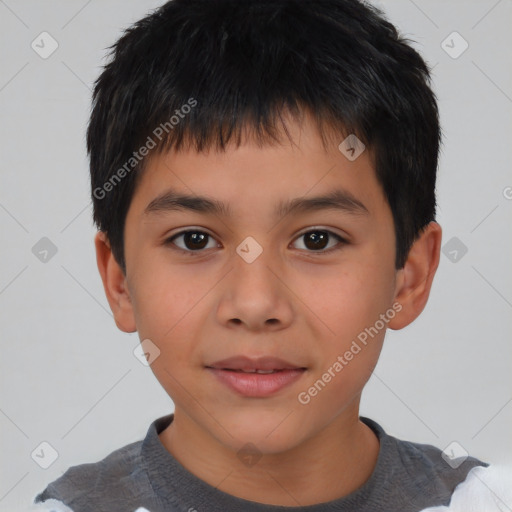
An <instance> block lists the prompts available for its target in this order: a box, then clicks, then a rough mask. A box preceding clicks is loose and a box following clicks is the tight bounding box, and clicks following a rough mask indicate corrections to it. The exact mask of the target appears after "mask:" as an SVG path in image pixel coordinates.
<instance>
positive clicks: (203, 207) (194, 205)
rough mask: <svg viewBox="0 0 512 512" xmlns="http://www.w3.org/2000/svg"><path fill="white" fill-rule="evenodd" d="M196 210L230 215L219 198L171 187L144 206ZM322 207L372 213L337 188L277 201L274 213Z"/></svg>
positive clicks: (151, 210)
mask: <svg viewBox="0 0 512 512" xmlns="http://www.w3.org/2000/svg"><path fill="white" fill-rule="evenodd" d="M183 210H185V211H186V210H188V211H193V212H197V213H202V214H213V215H219V216H224V217H231V216H232V211H231V208H230V205H228V204H225V203H223V202H221V201H218V200H217V199H213V198H209V197H203V196H194V195H186V194H180V193H178V192H176V191H174V190H172V189H170V190H167V191H166V192H164V193H163V194H161V195H159V196H157V197H156V198H155V199H153V200H152V201H151V202H150V203H149V204H148V205H147V206H146V208H145V210H144V213H145V214H151V213H165V212H170V211H183ZM320 210H336V211H342V212H345V213H348V214H352V215H367V214H369V211H368V209H367V208H366V206H365V205H364V204H363V203H362V202H361V201H359V199H357V198H356V197H354V195H352V194H351V193H350V192H348V191H346V190H342V189H335V190H332V191H331V192H329V193H328V194H325V195H321V196H316V197H309V198H308V197H297V198H294V199H291V200H287V201H281V202H279V203H278V204H277V206H276V208H275V210H274V215H275V216H276V217H284V216H286V215H288V214H292V213H295V214H297V213H308V212H313V211H320Z"/></svg>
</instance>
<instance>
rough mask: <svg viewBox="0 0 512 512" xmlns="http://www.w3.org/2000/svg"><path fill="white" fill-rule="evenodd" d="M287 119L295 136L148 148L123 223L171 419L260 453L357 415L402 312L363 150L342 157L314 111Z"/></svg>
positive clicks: (133, 304) (133, 298) (129, 279)
mask: <svg viewBox="0 0 512 512" xmlns="http://www.w3.org/2000/svg"><path fill="white" fill-rule="evenodd" d="M289 128H290V133H291V135H292V138H293V140H294V141H295V145H292V144H290V143H289V141H288V139H286V138H284V139H283V142H282V143H281V144H279V145H273V146H272V145H267V146H263V147H259V146H258V145H257V144H256V143H254V142H252V141H251V140H246V141H245V142H244V143H243V144H242V145H241V146H240V147H238V148H236V147H235V146H234V145H233V146H230V147H229V148H228V149H227V150H226V151H224V152H216V151H213V150H212V151H210V152H208V153H197V152H195V151H193V150H190V151H188V150H186V151H185V150H183V151H180V152H174V151H171V152H169V153H166V154H162V155H161V156H156V157H154V158H152V160H151V161H150V162H148V166H147V168H146V169H145V171H144V174H143V175H142V176H141V180H140V184H139V185H138V188H137V190H136V192H135V195H134V197H133V200H132V203H131V206H130V209H129V212H128V215H127V219H126V228H125V256H126V279H125V286H126V290H127V292H128V293H129V297H130V308H131V314H132V315H133V322H134V325H135V326H136V329H137V330H138V332H139V336H140V339H141V340H146V339H149V340H151V342H152V343H153V344H154V345H155V346H156V347H158V350H159V351H160V353H159V355H158V357H156V359H155V360H154V361H153V362H152V364H151V368H152V370H153V372H154V374H155V376H156V378H157V379H158V381H159V382H160V384H161V385H162V386H163V387H164V389H165V390H166V391H167V393H168V394H169V395H170V397H171V398H172V400H173V401H174V403H175V406H176V413H175V417H176V421H177V420H178V419H180V421H188V422H189V423H190V424H191V425H192V424H193V425H194V426H195V428H198V429H202V430H204V432H207V433H208V435H209V436H211V438H212V439H215V440H216V441H217V442H219V443H221V444H222V445H224V446H226V447H231V448H233V449H235V450H236V449H239V448H240V446H241V445H243V444H245V443H248V442H252V443H253V444H255V445H256V446H257V447H258V449H259V450H260V451H261V452H263V453H269V454H270V453H278V452H283V451H285V450H288V449H292V448H294V447H296V446H299V445H300V444H301V443H304V442H307V441H308V440H311V439H313V438H314V437H315V435H317V434H319V433H320V432H322V431H325V429H328V428H329V427H330V426H332V425H334V424H336V422H340V421H344V420H345V419H347V418H349V417H350V418H353V417H356V418H357V415H358V405H359V397H360V393H361V390H362V388H363V386H364V384H365V383H366V381H367V380H368V378H369V376H370V374H371V371H372V370H373V368H374V366H375V364H376V363H377V359H378V356H379V353H380V350H381V346H382V342H383V338H384V332H385V327H386V326H387V320H389V318H390V317H393V316H395V314H397V308H396V304H395V309H393V303H394V301H395V298H396V291H397V275H398V274H399V272H397V271H396V270H395V266H394V263H395V234H394V226H393V218H392V214H391V211H390V208H389V205H388V204H387V202H386V200H385V197H384V195H383V191H382V189H381V187H380V185H379V184H378V182H377V179H376V176H375V171H374V169H373V168H372V164H371V159H370V155H369V154H368V151H363V153H362V154H361V155H360V156H359V157H358V158H357V159H356V160H354V161H350V160H349V159H348V158H347V157H346V156H345V155H344V154H343V153H342V152H340V150H339V149H338V147H337V144H334V143H333V144H332V146H330V147H329V148H328V150H327V151H326V150H325V149H324V147H323V145H322V142H321V139H320V137H319V135H318V133H317V131H316V129H315V127H314V125H313V123H311V122H309V121H306V122H305V123H303V125H302V126H299V125H296V124H294V123H290V124H289ZM339 142H341V139H340V141H339ZM185 196H190V197H189V198H188V199H187V198H185ZM199 198H203V200H200V199H199ZM320 198H323V199H320ZM120 323H122V322H118V325H120ZM365 334H366V336H365ZM255 370H257V371H255ZM181 419H182V420H181Z"/></svg>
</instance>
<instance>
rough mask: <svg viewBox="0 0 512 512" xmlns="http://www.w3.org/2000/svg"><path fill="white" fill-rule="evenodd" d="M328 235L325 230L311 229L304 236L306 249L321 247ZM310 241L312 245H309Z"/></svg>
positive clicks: (324, 244)
mask: <svg viewBox="0 0 512 512" xmlns="http://www.w3.org/2000/svg"><path fill="white" fill-rule="evenodd" d="M327 239H328V235H327V233H325V231H312V232H311V233H309V234H308V235H307V237H306V247H307V248H308V249H313V250H318V249H323V248H324V247H325V246H326V244H327ZM309 242H312V246H310V245H309Z"/></svg>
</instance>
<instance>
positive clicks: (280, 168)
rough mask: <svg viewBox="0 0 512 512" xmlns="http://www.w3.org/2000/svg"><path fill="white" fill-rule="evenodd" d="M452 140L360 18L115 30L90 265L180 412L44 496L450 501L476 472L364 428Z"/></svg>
mask: <svg viewBox="0 0 512 512" xmlns="http://www.w3.org/2000/svg"><path fill="white" fill-rule="evenodd" d="M439 142H440V128H439V122H438V111H437V105H436V99H435V96H434V94H433V92H432V91H431V89H430V87H429V72H428V68H427V66H426V64H425V63H424V61H423V60H422V58H421V57H420V56H419V55H418V53H417V52H416V51H414V50H413V49H412V48H411V47H410V46H408V45H407V44H406V42H405V41H404V40H402V39H401V38H400V37H399V35H398V34H397V32H396V29H395V28H394V27H393V26H392V25H391V24H390V23H389V22H388V21H386V20H385V19H384V17H383V16H382V14H381V13H380V12H379V11H377V10H375V9H373V8H371V7H369V6H368V5H366V4H363V3H360V2H358V1H354V0H317V1H314V2H306V1H303V0H288V1H287V0H255V1H252V2H240V1H239V0H173V1H171V2H168V3H166V4H165V5H163V6H162V7H161V8H160V9H158V10H156V11H155V12H154V13H153V14H151V15H150V16H148V17H146V18H144V19H142V20H140V21H139V22H138V23H136V24H135V25H134V26H133V27H131V28H130V29H129V30H128V31H126V33H125V34H124V35H123V36H122V37H121V38H120V40H119V41H118V42H117V43H116V45H115V46H114V49H113V55H112V59H111V61H110V63H109V64H108V65H107V66H106V68H105V70H104V71H103V73H102V74H101V76H100V77H99V79H98V81H97V83H96V87H95V90H94V105H93V111H92V115H91V119H90V124H89V128H88V133H87V145H88V151H89V155H90V169H91V184H92V196H93V203H94V220H95V222H96V224H97V226H98V228H99V233H98V234H97V236H96V239H95V244H96V252H97V262H98V268H99V271H100V274H101V278H102V280H103V284H104V288H105V292H106V295H107V298H108V301H109V304H110V307H111V309H112V311H113V314H114V317H115V321H116V324H117V326H118V327H119V328H120V329H121V330H122V331H125V332H134V331H138V333H139V336H140V339H141V342H142V350H143V351H144V353H145V354H146V356H147V358H148V362H149V363H150V364H151V368H152V370H153V372H154V374H155V376H156V378H157V379H158V381H159V382H160V383H161V385H162V386H163V387H164V389H165V390H166V391H167V393H168V394H169V396H170V397H171V398H172V400H173V402H174V404H175V411H174V413H173V414H170V415H168V416H164V417H162V418H159V419H157V420H156V421H155V422H154V423H153V424H152V425H151V426H150V427H149V430H148V433H147V436H146V438H145V439H144V440H143V441H139V442H135V443H132V444H130V445H128V446H125V447H123V448H120V449H118V450H116V451H115V452H113V453H111V454H110V455H109V456H108V457H106V458H105V459H104V460H102V461H100V462H97V463H95V464H83V465H80V466H75V467H72V468H70V469H69V470H68V471H67V472H66V473H65V474H64V475H63V476H62V477H60V478H59V479H58V480H56V481H55V482H53V483H51V484H50V485H49V486H48V487H47V488H46V489H45V490H44V491H43V492H42V493H40V494H39V495H38V496H37V497H36V501H37V502H47V504H48V505H51V506H52V507H53V508H52V509H53V510H73V511H74V512H85V511H89V510H90V511H109V512H115V511H130V512H131V511H134V510H139V511H142V510H149V511H151V512H157V511H198V512H201V511H223V512H225V511H232V510H233V511H234V510H243V511H249V512H250V511H264V510H283V507H284V509H287V510H288V509H289V510H291V511H294V510H297V511H298V510H308V511H310V512H322V511H330V510H333V511H334V510H336V511H349V510H350V511H353V510H358V511H365V512H366V511H375V510H383V511H394V512H396V511H418V510H422V509H424V508H426V507H435V506H442V505H447V504H448V503H449V502H450V499H451V497H452V495H453V493H454V489H455V488H456V486H457V485H458V484H460V483H462V482H464V481H465V480H466V479H467V477H468V474H469V473H470V471H471V470H472V469H473V468H476V469H481V468H485V467H486V466H487V465H486V464H485V463H483V462H480V461H478V460H476V459H474V458H471V457H470V458H468V459H466V460H465V461H464V462H463V463H462V464H460V465H458V467H456V468H452V467H451V466H450V465H449V464H447V463H446V462H445V461H444V460H443V458H442V456H441V451H440V450H439V449H438V448H435V447H433V446H429V445H422V444H416V443H409V442H406V441H401V440H398V439H395V438H394V437H392V436H389V435H388V434H386V433H385V432H384V430H383V429H382V428H381V427H380V426H379V425H378V424H377V423H376V422H374V421H372V420H370V419H368V418H361V417H359V402H360V397H361V393H362V390H363V387H364V385H365V384H366V382H367V381H368V379H369V377H370V375H371V373H372V370H373V368H374V367H375V365H376V364H377V360H378V357H379V354H380V350H381V348H382V344H383V340H384V335H385V331H386V328H391V329H401V328H402V327H404V326H406V325H408V324H410V323H411V322H412V321H413V320H414V319H415V318H417V317H418V315H419V314H420V313H421V311H422V310H423V308H424V306H425V304H426V302H427V299H428V296H429V292H430V288H431V285H432V280H433V277H434V274H435V271H436V269H437V266H438V262H439V248H440V243H441V228H440V227H439V225H438V224H437V223H436V222H435V206H436V205H435V193H434V189H435V179H436V169H437V158H438V149H439ZM473 474H474V473H472V475H473ZM47 500H48V501H47ZM54 500H56V501H54Z"/></svg>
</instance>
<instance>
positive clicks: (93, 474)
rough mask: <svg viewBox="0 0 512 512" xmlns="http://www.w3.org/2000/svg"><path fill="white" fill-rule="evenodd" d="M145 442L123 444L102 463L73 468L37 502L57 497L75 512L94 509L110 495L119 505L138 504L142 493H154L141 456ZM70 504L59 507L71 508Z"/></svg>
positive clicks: (45, 491) (37, 498) (56, 498)
mask: <svg viewBox="0 0 512 512" xmlns="http://www.w3.org/2000/svg"><path fill="white" fill-rule="evenodd" d="M142 443H143V441H137V442H134V443H131V444H128V445H126V446H123V447H122V448H119V449H117V450H115V451H113V452H112V453H110V454H109V455H108V456H107V457H105V458H104V459H102V460H100V461H98V462H94V463H87V464H80V465H77V466H72V467H70V468H69V469H68V470H67V471H66V472H65V473H64V474H63V475H62V476H60V477H59V478H58V479H57V480H55V481H53V482H51V483H50V484H49V485H48V486H47V487H46V489H45V490H44V491H42V492H41V493H39V494H38V495H37V496H36V497H35V502H36V503H40V502H45V503H46V502H47V501H48V500H50V501H49V503H52V502H53V500H56V501H57V502H60V503H61V504H63V505H65V506H66V507H69V508H70V509H71V510H73V511H74V512H81V511H82V510H83V511H86V510H94V507H95V506H96V507H97V506H98V504H101V503H102V500H104V499H105V497H106V496H108V499H109V501H110V500H112V503H115V504H116V506H121V504H126V506H128V505H129V506H131V505H132V504H133V503H138V502H139V500H140V498H141V497H142V496H144V495H147V494H150V484H149V481H148V478H147V476H146V474H145V471H144V462H143V458H142V456H141V446H142ZM66 507H62V509H56V510H66V511H67V510H68V508H66ZM90 507H93V508H90ZM107 508H108V507H107ZM135 508H136V507H135ZM135 508H134V510H135ZM96 510H98V509H96ZM101 510H102V509H101ZM105 510H107V509H105ZM111 510H114V509H111ZM128 510H131V509H128Z"/></svg>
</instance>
